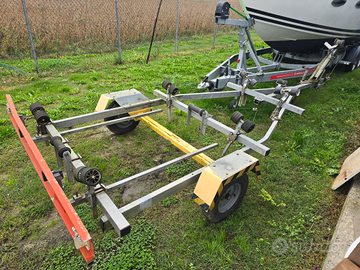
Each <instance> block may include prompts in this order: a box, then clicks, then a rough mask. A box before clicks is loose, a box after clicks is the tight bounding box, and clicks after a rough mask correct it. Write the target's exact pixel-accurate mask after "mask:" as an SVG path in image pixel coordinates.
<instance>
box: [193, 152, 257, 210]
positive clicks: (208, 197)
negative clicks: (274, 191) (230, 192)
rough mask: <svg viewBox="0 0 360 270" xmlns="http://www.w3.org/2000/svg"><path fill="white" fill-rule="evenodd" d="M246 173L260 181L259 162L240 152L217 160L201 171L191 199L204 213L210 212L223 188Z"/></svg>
mask: <svg viewBox="0 0 360 270" xmlns="http://www.w3.org/2000/svg"><path fill="white" fill-rule="evenodd" d="M248 171H252V172H254V173H255V174H256V175H257V177H258V179H261V173H260V165H259V161H258V160H257V159H256V158H254V157H252V156H250V155H248V154H246V153H244V152H242V151H241V150H238V151H235V152H233V153H231V154H229V155H227V156H225V157H223V158H221V159H218V160H216V161H214V162H213V163H211V164H209V165H207V166H206V167H205V168H204V170H203V171H202V173H201V175H200V177H199V180H198V182H197V184H196V186H195V190H194V193H193V196H192V199H193V200H194V201H195V202H196V203H197V204H198V205H200V207H201V208H202V209H203V210H204V211H209V210H210V211H211V210H212V209H213V208H214V207H215V201H216V199H217V198H218V197H219V196H220V194H221V192H222V190H223V189H224V187H226V186H227V185H228V184H230V183H231V182H232V181H234V180H235V179H237V178H239V177H240V176H242V175H243V174H246V173H247V172H248Z"/></svg>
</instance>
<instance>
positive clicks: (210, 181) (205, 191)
mask: <svg viewBox="0 0 360 270" xmlns="http://www.w3.org/2000/svg"><path fill="white" fill-rule="evenodd" d="M251 47H252V46H251ZM340 47H341V42H338V43H337V44H335V45H334V46H330V45H328V55H327V56H326V57H325V58H324V59H323V61H322V62H321V63H320V64H319V65H318V66H317V67H316V69H315V70H314V71H313V73H312V75H311V76H310V78H308V79H306V75H307V74H309V73H307V72H306V71H305V72H304V74H303V75H302V80H301V82H300V84H298V85H296V86H291V87H288V86H287V84H286V81H278V82H277V86H276V87H275V88H266V89H255V90H250V89H249V86H250V85H252V84H253V82H254V78H259V77H256V76H258V75H256V74H255V75H254V77H249V76H248V75H249V74H248V73H247V72H246V70H244V69H242V70H241V71H240V72H239V73H238V74H237V75H236V76H235V77H234V78H236V82H238V77H239V76H240V77H241V80H242V84H241V85H239V84H237V83H234V82H233V81H231V80H229V81H228V82H226V87H228V88H231V89H233V90H234V91H226V92H208V93H194V94H182V95H178V94H177V92H178V89H177V88H176V87H174V86H173V85H171V83H170V82H168V81H164V83H163V87H164V88H165V89H166V93H163V92H162V91H159V90H154V92H153V93H154V95H155V96H157V97H158V99H154V100H150V99H148V98H147V97H145V96H144V95H142V94H141V93H140V92H139V91H137V90H135V89H131V90H125V91H119V92H114V93H109V94H104V95H102V96H101V98H100V100H99V102H98V106H97V107H96V111H95V112H94V113H88V114H83V115H79V116H74V117H70V118H66V119H61V120H54V121H52V120H51V119H50V118H49V116H48V115H47V114H46V112H45V109H44V108H43V107H42V105H41V104H39V103H34V104H32V105H31V106H30V110H31V112H32V114H33V115H34V117H35V119H36V121H37V123H38V125H37V130H38V135H37V136H35V137H33V138H31V136H30V134H29V132H28V131H27V129H26V127H25V124H24V118H23V117H21V116H19V115H18V114H17V111H16V108H15V106H14V103H13V101H12V99H11V97H10V95H6V99H7V102H8V107H7V112H8V114H9V117H10V119H11V121H12V123H13V126H14V127H15V130H16V132H17V134H18V136H19V138H20V140H21V142H22V143H23V145H24V147H25V149H26V151H27V153H28V155H29V157H30V159H31V161H32V163H33V164H34V167H35V169H36V171H37V172H38V174H39V177H40V179H41V181H42V182H43V184H44V186H45V188H46V189H47V191H48V193H49V196H50V197H51V199H52V201H53V203H54V205H55V207H56V208H57V210H58V212H59V214H60V216H61V217H62V219H63V220H64V223H65V225H66V227H67V228H68V230H69V232H70V234H71V235H72V237H73V239H74V243H75V246H76V247H77V248H78V249H80V251H81V253H82V255H83V256H84V259H85V260H86V262H88V263H91V262H92V260H93V259H94V249H93V245H92V241H91V236H90V235H89V233H88V232H87V230H86V228H85V227H84V225H83V224H82V222H81V220H80V219H79V217H78V216H77V214H76V212H75V210H74V208H73V206H76V205H79V204H82V203H87V204H88V205H89V207H90V208H91V210H92V215H93V217H94V218H95V217H97V216H98V213H97V206H100V208H101V209H102V212H103V213H104V216H102V217H101V219H100V220H101V227H102V229H103V230H104V231H106V230H109V229H111V228H114V229H115V230H116V231H117V233H118V234H119V236H124V235H126V234H128V233H129V232H130V224H129V222H128V221H127V218H129V217H131V216H133V215H135V214H137V213H139V212H141V211H143V210H144V209H146V208H149V207H150V206H152V205H154V204H155V203H157V202H159V201H161V200H163V199H165V198H166V197H168V196H170V195H172V194H174V193H176V192H178V191H180V190H182V189H184V188H185V187H187V186H189V185H191V184H193V183H197V185H196V187H195V190H194V194H193V197H192V199H193V200H194V201H195V202H196V203H197V204H199V205H200V207H201V208H202V210H203V213H204V214H205V216H206V217H207V218H209V219H210V220H211V221H214V222H217V221H219V220H221V219H223V218H224V217H226V216H228V215H229V214H231V213H232V211H234V210H235V209H236V207H237V206H238V204H239V203H240V202H241V200H242V198H243V196H244V195H245V194H244V192H242V191H241V189H244V188H245V192H246V188H247V181H248V180H247V176H246V173H247V172H248V171H253V172H254V173H256V175H257V176H258V178H261V175H260V166H259V162H258V160H257V159H256V158H254V157H252V156H250V155H249V154H250V153H252V152H254V151H255V152H258V153H259V154H261V155H263V156H267V155H268V154H269V152H270V149H269V148H268V147H267V146H265V144H266V143H267V141H268V140H269V138H270V136H271V134H272V133H273V131H274V130H275V128H276V127H277V125H278V123H279V121H280V120H281V117H282V115H283V113H284V112H285V110H289V111H292V112H294V113H297V114H299V115H302V114H303V113H304V112H305V110H304V109H302V108H299V107H297V106H295V105H293V104H290V102H291V101H292V100H293V98H294V97H296V96H298V95H299V94H300V92H301V91H302V90H304V89H307V88H310V87H316V88H317V87H319V86H320V85H321V84H322V83H323V82H324V81H326V80H328V79H329V77H323V75H324V73H325V68H326V67H327V66H328V65H329V63H330V62H332V61H334V59H335V58H336V57H337V53H338V50H339V48H340ZM240 62H241V61H240ZM278 74H280V75H281V74H283V73H278ZM238 75H239V76H238ZM231 76H232V75H231ZM248 95H250V96H253V97H254V98H255V103H257V104H259V103H262V102H267V103H270V104H273V105H275V109H274V111H273V113H272V115H271V119H272V124H271V125H270V127H269V129H268V131H267V132H266V134H265V135H264V137H263V138H262V139H260V140H259V141H255V140H253V139H251V138H250V137H248V136H246V135H245V132H250V131H251V130H252V129H253V127H254V124H253V123H252V122H251V121H249V120H246V121H243V116H242V115H241V113H239V112H237V111H236V112H235V113H234V114H233V115H232V117H231V120H232V121H233V122H234V123H235V124H236V128H235V129H233V128H230V127H228V126H226V125H224V124H222V123H221V122H219V121H217V120H215V119H213V118H212V116H211V115H210V114H209V113H208V112H207V111H206V110H205V109H201V108H198V107H196V106H195V105H193V104H192V103H190V104H189V105H187V104H185V103H183V102H182V101H184V100H197V99H214V98H225V97H234V98H235V99H236V100H237V99H239V105H244V104H245V102H246V97H247V96H248ZM110 101H112V103H111V104H113V105H116V106H109V107H110V108H108V109H106V107H107V104H108V103H109V102H110ZM114 102H115V103H114ZM111 104H110V105H111ZM160 105H166V106H167V111H168V121H169V122H170V121H171V110H172V107H176V108H177V109H179V110H181V111H183V112H185V113H186V114H188V123H189V121H190V118H191V117H193V118H195V119H198V120H199V121H201V126H200V132H201V133H202V134H204V133H205V131H206V127H207V126H210V127H212V128H214V129H215V130H217V131H219V132H221V133H223V134H225V135H226V136H227V141H228V143H227V145H226V147H225V149H224V151H223V157H222V158H219V159H217V160H212V159H211V158H210V157H208V156H206V155H205V154H204V153H203V152H205V151H207V150H209V149H212V148H214V147H217V146H218V144H212V145H210V146H207V147H204V148H201V149H196V148H194V147H193V146H191V145H190V144H188V143H187V142H185V141H184V140H182V139H181V138H179V137H178V136H177V135H175V134H174V133H172V132H171V131H169V130H167V129H166V128H164V127H163V126H161V125H160V124H159V123H157V122H156V121H154V120H153V119H152V118H150V117H149V115H151V114H155V113H159V112H161V111H162V110H152V108H153V107H156V106H160ZM101 119H105V120H106V121H105V122H102V123H95V124H91V125H87V126H81V127H77V128H71V129H69V130H65V131H60V129H63V128H70V127H73V126H78V125H82V124H85V123H88V122H93V121H97V120H101ZM139 120H140V121H141V122H143V123H144V124H145V125H147V126H148V127H150V128H151V129H153V130H154V131H156V132H157V133H158V134H160V135H161V136H162V137H164V138H165V139H166V140H168V141H170V142H171V143H172V144H174V145H175V146H177V147H178V148H179V149H181V150H182V151H183V152H184V153H185V154H184V155H183V156H181V157H178V158H176V159H174V160H171V161H169V162H166V163H164V164H161V165H159V166H156V167H154V168H151V169H149V170H146V171H144V172H141V173H139V174H136V175H133V176H130V177H128V178H126V179H122V180H120V181H118V182H116V183H113V184H109V185H105V184H103V183H101V182H100V181H101V178H102V174H101V172H100V171H99V170H98V169H96V168H91V167H87V166H86V165H85V164H84V163H83V162H82V161H81V159H82V157H81V156H80V155H79V154H77V153H75V152H74V151H73V149H72V148H71V146H70V145H69V144H70V143H69V141H68V140H67V139H65V138H64V136H66V135H69V134H73V133H76V132H81V131H85V130H89V129H95V128H99V127H102V126H108V127H111V126H116V127H129V125H128V124H129V123H130V124H133V123H135V121H139ZM130 126H131V125H130ZM135 127H136V125H135V126H133V127H132V128H135ZM109 129H110V128H109ZM110 130H111V129H110ZM243 130H244V131H245V132H244V131H243ZM49 141H50V143H51V145H53V146H54V149H55V155H56V158H57V163H58V166H59V167H65V170H66V173H67V178H68V180H69V181H71V182H74V181H78V182H81V183H83V184H85V185H86V189H87V190H86V192H85V193H84V194H81V195H74V196H73V197H72V198H71V199H69V200H68V199H67V197H66V195H65V194H64V192H63V190H62V182H61V181H62V177H61V174H62V173H61V172H59V171H51V170H50V168H49V167H48V165H47V164H46V162H45V160H44V158H43V157H42V155H41V153H40V152H39V150H38V148H37V147H36V145H35V143H40V142H45V143H47V144H48V143H49ZM235 141H237V142H239V143H241V144H243V145H245V147H244V148H243V149H241V150H237V151H234V152H232V153H230V154H228V155H226V152H227V150H228V149H229V147H230V145H231V144H232V143H233V142H235ZM188 158H193V159H195V160H196V161H197V162H199V163H200V164H201V165H203V166H204V167H202V168H200V169H198V170H196V171H194V172H192V173H190V174H188V175H186V176H184V177H182V178H180V179H178V180H176V181H174V182H172V183H170V184H168V185H166V186H164V187H162V188H160V189H158V190H156V191H154V192H152V193H150V194H148V195H145V196H144V197H142V198H139V199H137V200H135V201H134V202H131V203H129V204H128V205H125V206H123V207H121V208H119V209H118V208H117V206H116V205H115V204H114V202H113V201H112V200H111V198H110V196H109V195H108V193H107V192H109V191H112V190H115V189H117V188H120V187H122V186H124V185H126V184H128V183H130V182H131V181H134V180H138V179H142V178H144V177H146V176H148V175H151V174H153V173H156V172H158V171H160V170H164V169H165V168H167V167H169V166H171V165H174V164H177V163H179V162H181V161H184V160H186V159H188ZM232 188H234V190H235V191H233V190H232ZM239 188H240V191H239ZM236 190H237V191H236ZM240 192H242V193H240ZM225 195H226V197H225ZM224 198H225V199H226V200H225V203H224V202H222V201H220V199H221V200H223V199H224ZM234 198H235V199H234ZM227 200H228V201H229V202H227ZM234 206H236V207H234Z"/></svg>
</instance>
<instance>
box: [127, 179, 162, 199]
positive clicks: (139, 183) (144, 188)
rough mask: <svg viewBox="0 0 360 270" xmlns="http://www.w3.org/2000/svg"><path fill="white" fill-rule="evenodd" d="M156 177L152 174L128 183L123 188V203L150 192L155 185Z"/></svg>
mask: <svg viewBox="0 0 360 270" xmlns="http://www.w3.org/2000/svg"><path fill="white" fill-rule="evenodd" d="M156 175H158V174H156ZM154 179H155V176H151V177H147V178H145V179H140V180H136V181H133V182H131V183H129V184H128V185H126V186H125V187H124V189H123V194H122V203H123V204H127V203H129V202H132V201H135V200H137V199H139V198H141V197H142V196H144V195H146V194H148V193H150V192H151V189H152V188H153V187H154V186H155V182H154Z"/></svg>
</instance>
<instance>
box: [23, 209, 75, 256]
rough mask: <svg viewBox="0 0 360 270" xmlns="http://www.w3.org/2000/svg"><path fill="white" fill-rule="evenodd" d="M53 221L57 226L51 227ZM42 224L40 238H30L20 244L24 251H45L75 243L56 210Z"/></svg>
mask: <svg viewBox="0 0 360 270" xmlns="http://www.w3.org/2000/svg"><path fill="white" fill-rule="evenodd" d="M53 221H54V222H55V224H54V225H51V224H52V223H53ZM40 224H41V226H42V227H43V228H42V229H41V230H40V231H39V237H38V238H35V237H29V238H26V239H24V240H23V241H21V242H19V245H20V246H21V247H22V249H43V248H46V247H49V246H53V245H54V246H57V245H59V244H60V243H63V242H72V241H73V239H72V237H71V235H70V233H69V231H68V230H67V228H66V226H65V223H64V222H63V221H62V219H61V217H60V215H59V213H58V212H57V210H56V208H54V209H53V210H52V212H51V214H50V215H49V217H48V218H47V219H44V220H42V221H40Z"/></svg>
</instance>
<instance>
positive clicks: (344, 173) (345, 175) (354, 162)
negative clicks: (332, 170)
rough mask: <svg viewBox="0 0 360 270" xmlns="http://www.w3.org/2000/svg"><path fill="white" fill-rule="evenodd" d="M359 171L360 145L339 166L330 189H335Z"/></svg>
mask: <svg viewBox="0 0 360 270" xmlns="http://www.w3.org/2000/svg"><path fill="white" fill-rule="evenodd" d="M359 173H360V147H359V148H358V149H357V150H356V151H355V152H353V153H352V154H351V155H350V156H348V157H347V158H346V159H345V161H344V163H343V165H342V166H341V170H340V174H339V175H338V176H337V177H336V179H335V181H334V183H333V185H332V187H331V189H332V190H336V189H337V188H339V187H341V186H342V185H343V184H345V183H346V182H348V181H349V180H351V179H352V178H354V177H355V176H356V175H357V174H359Z"/></svg>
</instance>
